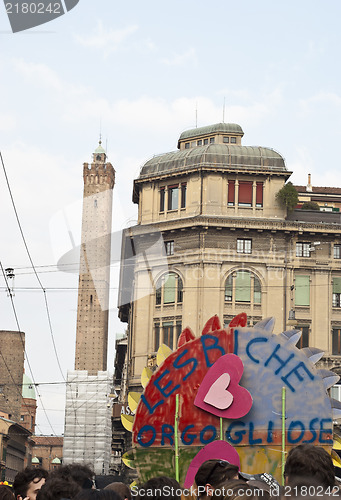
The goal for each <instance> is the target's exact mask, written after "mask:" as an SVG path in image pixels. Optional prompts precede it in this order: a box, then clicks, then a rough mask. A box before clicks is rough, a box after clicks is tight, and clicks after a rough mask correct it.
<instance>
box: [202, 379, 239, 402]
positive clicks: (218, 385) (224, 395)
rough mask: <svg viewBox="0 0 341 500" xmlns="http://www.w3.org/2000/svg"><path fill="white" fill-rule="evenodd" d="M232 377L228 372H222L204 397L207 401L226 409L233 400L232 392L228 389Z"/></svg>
mask: <svg viewBox="0 0 341 500" xmlns="http://www.w3.org/2000/svg"><path fill="white" fill-rule="evenodd" d="M230 380H231V377H230V375H229V374H228V373H222V374H221V375H220V377H219V378H218V379H217V380H216V381H215V382H213V384H212V385H211V387H210V388H209V390H208V392H207V394H206V396H205V397H204V401H205V403H207V404H209V405H211V406H214V407H215V408H219V409H220V410H226V408H228V407H229V406H231V404H232V402H233V396H232V394H231V393H230V392H229V391H227V390H226V389H227V388H228V386H229V385H230Z"/></svg>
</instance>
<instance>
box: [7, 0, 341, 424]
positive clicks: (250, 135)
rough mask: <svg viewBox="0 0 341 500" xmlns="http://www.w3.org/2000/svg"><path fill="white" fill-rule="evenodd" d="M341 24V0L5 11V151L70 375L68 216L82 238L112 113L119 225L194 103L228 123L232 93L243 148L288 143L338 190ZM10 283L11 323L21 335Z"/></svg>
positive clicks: (19, 283) (40, 339)
mask: <svg viewBox="0 0 341 500" xmlns="http://www.w3.org/2000/svg"><path fill="white" fill-rule="evenodd" d="M340 18H341V4H340V2H339V0H335V1H330V0H329V1H327V2H323V3H322V2H321V1H318V2H317V1H312V0H309V1H306V0H300V1H299V2H297V1H292V0H289V1H286V2H284V1H283V2H274V1H273V0H272V1H264V0H259V1H258V2H255V1H254V0H244V1H243V2H241V1H239V2H236V1H234V2H232V1H230V0H216V1H215V2H211V3H208V2H204V1H202V0H195V1H192V0H183V1H178V0H172V1H169V0H163V1H148V0H147V1H145V2H141V1H137V0H133V1H130V2H115V1H114V0H96V1H95V0H80V2H79V4H78V5H77V6H76V7H75V8H74V9H72V10H71V11H70V12H69V13H67V14H66V15H64V16H62V17H60V18H58V19H56V20H54V21H52V22H50V23H48V24H45V25H42V26H40V27H38V28H34V29H31V30H28V31H26V32H21V33H16V34H12V32H11V29H10V24H9V21H8V19H7V17H6V12H5V8H4V6H3V5H0V43H1V52H0V75H1V78H0V90H1V96H2V99H1V107H0V132H1V152H2V155H3V158H4V162H5V166H6V170H7V175H8V178H9V182H10V185H11V188H12V194H13V197H14V200H15V204H16V207H17V211H18V214H19V218H20V221H21V224H22V228H23V231H24V234H25V237H26V241H27V244H28V247H29V249H30V252H31V255H32V258H33V262H34V263H35V265H36V266H37V269H38V270H39V273H40V274H39V276H40V279H41V282H42V284H43V286H44V287H45V288H46V290H47V300H48V305H49V309H50V314H51V321H52V332H53V335H54V338H55V343H56V350H57V353H58V357H59V360H60V364H61V368H62V372H63V376H64V377H65V376H66V371H67V369H73V363H74V344H75V331H76V307H77V284H78V279H77V275H76V274H67V273H62V272H60V271H58V270H57V268H56V262H57V260H58V258H60V257H61V256H62V254H63V252H64V251H68V250H70V249H71V246H70V245H71V243H70V242H69V243H67V240H65V239H64V237H65V231H66V230H67V228H66V226H65V227H64V228H63V227H62V225H60V224H59V222H60V220H61V213H63V214H64V215H65V214H67V216H66V219H67V220H68V224H69V228H68V229H69V230H70V231H71V233H72V235H73V238H74V241H75V243H76V244H77V243H79V235H80V224H81V221H80V217H79V213H80V211H79V208H80V207H81V200H82V191H83V178H82V174H83V162H90V161H91V154H92V152H93V151H94V149H95V148H96V146H97V144H98V138H99V132H100V123H101V130H102V135H103V145H104V146H106V145H107V150H108V157H109V161H110V162H111V163H112V164H113V165H114V167H115V169H116V185H115V188H114V212H113V229H114V230H119V229H122V228H124V227H127V226H129V225H131V224H134V222H135V220H136V215H137V214H136V205H134V204H133V203H132V201H131V195H132V186H133V179H134V178H136V177H137V176H138V173H139V170H140V167H141V166H142V164H143V163H144V162H145V161H146V160H147V159H149V158H150V157H151V156H153V155H154V154H158V153H162V152H167V151H172V150H175V149H176V145H177V140H178V137H179V135H180V133H181V132H182V131H184V130H186V129H188V128H192V127H194V126H195V125H196V111H195V110H196V108H197V125H198V126H204V125H208V124H212V123H218V122H221V121H222V118H223V103H224V99H225V122H232V123H238V124H240V125H241V126H242V128H243V130H244V133H245V135H244V138H243V144H244V145H260V146H267V147H272V148H274V149H275V150H277V151H279V152H280V153H281V154H282V155H283V156H284V158H285V160H286V165H287V168H288V169H289V170H292V171H293V172H294V173H293V175H292V177H291V180H292V181H293V182H294V183H297V184H306V183H307V175H308V173H311V174H312V183H313V185H315V186H316V185H322V186H326V185H327V186H340V185H341V178H340V177H341V176H340V173H339V172H340V159H339V155H338V149H339V145H340V143H341V140H340V136H341V126H340V116H341V88H340V85H341V84H340V82H341V72H340V60H341V59H340V42H341V30H340ZM335 151H336V152H335ZM0 200H1V201H0V210H1V219H0V220H1V240H0V241H1V244H0V260H1V262H2V265H3V267H4V268H8V267H13V268H14V269H15V275H16V276H15V281H14V290H15V297H14V305H15V309H16V313H17V316H18V320H19V325H20V328H21V330H22V331H24V332H25V334H26V350H27V354H28V359H29V362H30V365H31V368H32V371H33V375H34V380H35V381H36V382H37V383H39V384H40V385H39V387H38V390H39V393H40V394H41V397H42V400H43V402H44V406H45V408H46V410H47V413H48V416H49V420H50V422H51V424H52V428H53V429H51V426H50V425H49V423H48V422H47V419H46V417H45V415H44V412H43V410H42V407H41V403H40V401H39V400H38V419H37V420H38V427H37V434H40V433H44V434H53V433H57V434H60V433H61V432H63V421H64V389H65V384H64V383H63V376H62V373H60V370H59V368H58V362H57V358H56V355H55V352H54V349H53V344H52V339H51V334H50V330H49V324H48V319H47V314H46V308H45V302H44V296H43V292H42V291H41V289H40V288H39V283H38V282H37V279H36V278H35V276H34V274H33V272H32V269H30V264H29V261H28V257H27V255H26V252H25V247H24V245H23V241H22V239H21V236H20V232H19V229H18V225H17V222H16V219H15V215H14V211H13V207H12V205H11V200H10V197H9V193H8V189H7V186H6V184H5V177H4V173H3V171H1V172H0ZM58 221H59V222H58ZM51 237H52V239H51ZM68 245H69V247H68ZM0 280H1V283H0V287H1V288H0V292H1V293H0V329H3V330H6V329H9V330H15V329H16V328H17V327H16V322H15V317H14V313H13V309H12V305H11V302H10V298H9V297H8V296H7V294H6V291H5V288H4V280H3V277H2V276H1V275H0ZM117 287H118V272H117V268H116V267H114V266H113V268H112V279H111V292H112V293H111V305H112V308H111V311H110V331H109V337H110V340H111V342H110V356H109V368H110V369H112V366H113V346H114V340H115V335H116V333H122V332H123V331H124V328H125V325H124V324H120V322H119V320H118V319H117V309H116V308H115V306H116V296H117ZM212 314H214V311H212ZM189 326H190V325H189ZM26 373H27V374H28V375H29V376H30V371H29V369H28V366H27V363H26ZM51 382H53V384H51V385H46V383H51Z"/></svg>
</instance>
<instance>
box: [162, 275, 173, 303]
mask: <svg viewBox="0 0 341 500" xmlns="http://www.w3.org/2000/svg"><path fill="white" fill-rule="evenodd" d="M175 277H176V276H175V274H168V275H167V276H166V279H165V286H164V291H163V303H164V304H174V302H175Z"/></svg>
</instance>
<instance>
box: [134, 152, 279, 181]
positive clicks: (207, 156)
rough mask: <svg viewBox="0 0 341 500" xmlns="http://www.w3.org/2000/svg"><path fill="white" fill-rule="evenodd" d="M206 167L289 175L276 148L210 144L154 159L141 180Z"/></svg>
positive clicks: (145, 169) (149, 163)
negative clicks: (286, 173) (275, 172)
mask: <svg viewBox="0 0 341 500" xmlns="http://www.w3.org/2000/svg"><path fill="white" fill-rule="evenodd" d="M205 167H206V168H209V167H211V168H219V169H224V170H227V171H243V170H253V171H254V170H258V171H260V172H261V171H269V170H270V171H277V172H281V171H282V172H283V171H284V172H287V169H286V166H285V162H284V158H283V157H282V156H281V155H280V154H279V153H277V152H276V151H274V150H273V149H270V148H262V147H259V146H239V145H231V144H208V145H206V146H197V147H193V148H191V149H182V150H180V151H173V152H171V153H166V154H163V155H159V156H154V158H152V159H151V160H149V161H147V162H146V163H145V164H144V165H143V167H142V168H141V171H140V176H139V179H142V178H144V177H147V176H154V175H160V174H166V173H170V174H171V173H175V172H179V173H180V172H186V171H188V170H193V169H196V168H198V169H199V168H205Z"/></svg>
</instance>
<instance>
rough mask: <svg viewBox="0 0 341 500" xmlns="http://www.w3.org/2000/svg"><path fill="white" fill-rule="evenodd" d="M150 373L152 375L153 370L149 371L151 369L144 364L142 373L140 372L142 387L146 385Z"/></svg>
mask: <svg viewBox="0 0 341 500" xmlns="http://www.w3.org/2000/svg"><path fill="white" fill-rule="evenodd" d="M152 375H153V372H152V371H151V369H150V368H148V367H147V366H145V367H144V368H143V370H142V373H141V384H142V387H143V388H145V387H146V385H147V384H148V382H149V380H150V377H151V376H152Z"/></svg>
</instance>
